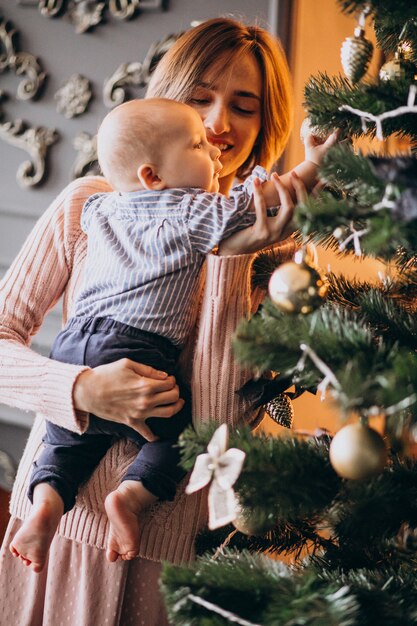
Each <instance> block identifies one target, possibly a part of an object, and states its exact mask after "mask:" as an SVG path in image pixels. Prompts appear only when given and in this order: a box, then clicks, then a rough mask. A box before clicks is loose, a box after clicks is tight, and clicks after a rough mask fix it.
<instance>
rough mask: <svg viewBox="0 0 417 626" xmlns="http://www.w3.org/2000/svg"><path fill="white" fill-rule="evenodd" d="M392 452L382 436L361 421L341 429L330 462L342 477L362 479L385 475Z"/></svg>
mask: <svg viewBox="0 0 417 626" xmlns="http://www.w3.org/2000/svg"><path fill="white" fill-rule="evenodd" d="M387 458H388V453H387V448H386V446H385V443H384V440H383V438H382V437H381V435H380V434H379V433H378V432H377V431H376V430H374V429H373V428H369V426H365V425H363V424H361V423H360V422H358V423H355V424H349V425H348V426H344V427H343V428H341V429H340V430H339V431H338V432H337V433H336V435H335V436H334V437H333V440H332V442H331V444H330V462H331V464H332V466H333V468H334V469H335V471H336V472H337V473H338V474H339V476H341V477H342V478H348V479H350V480H361V479H365V478H371V477H372V476H375V475H376V474H379V472H381V471H382V470H383V468H384V466H385V464H386V462H387Z"/></svg>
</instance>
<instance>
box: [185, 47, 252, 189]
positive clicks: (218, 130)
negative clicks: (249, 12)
mask: <svg viewBox="0 0 417 626" xmlns="http://www.w3.org/2000/svg"><path fill="white" fill-rule="evenodd" d="M225 64H226V63H225V61H223V62H222V59H221V58H220V59H219V61H218V62H217V63H216V65H215V66H213V68H212V69H211V70H209V71H208V72H207V74H206V76H204V77H203V80H202V82H201V83H200V84H199V85H197V86H196V87H195V90H194V92H193V93H192V95H191V98H190V100H189V102H188V104H190V105H191V106H192V107H193V108H194V109H196V111H197V112H198V113H199V115H200V116H201V119H202V120H203V123H204V126H205V128H206V132H207V139H208V140H209V142H210V143H212V144H214V145H215V146H217V147H218V148H219V149H220V150H221V156H220V161H221V164H222V166H223V169H222V171H221V174H220V181H219V182H220V191H222V192H223V193H227V192H228V191H229V189H230V187H231V185H232V182H233V179H234V178H235V176H236V172H237V170H238V169H239V167H240V166H241V165H242V164H243V163H244V162H245V161H246V159H247V158H248V156H249V155H250V153H251V152H252V148H253V146H254V143H255V141H256V139H257V137H258V134H259V131H260V128H261V98H262V77H261V72H260V69H259V66H258V63H257V61H256V60H255V58H254V57H253V56H252V55H251V54H250V53H249V52H248V53H245V54H244V55H242V56H241V57H239V58H238V59H237V60H236V61H235V62H234V63H233V64H232V65H230V67H227V68H226V69H224V68H225Z"/></svg>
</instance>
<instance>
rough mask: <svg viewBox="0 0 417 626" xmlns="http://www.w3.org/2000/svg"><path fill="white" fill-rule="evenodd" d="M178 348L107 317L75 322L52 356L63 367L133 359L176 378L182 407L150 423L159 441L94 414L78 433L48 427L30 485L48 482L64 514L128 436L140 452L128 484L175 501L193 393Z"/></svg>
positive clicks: (48, 423)
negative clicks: (180, 443) (180, 370)
mask: <svg viewBox="0 0 417 626" xmlns="http://www.w3.org/2000/svg"><path fill="white" fill-rule="evenodd" d="M178 356H179V350H178V349H177V348H176V347H175V346H174V345H173V344H172V343H171V342H170V341H169V340H167V339H165V338H163V337H160V336H158V335H155V334H153V333H149V332H146V331H142V330H139V329H137V328H133V327H131V326H128V325H127V324H122V323H120V322H116V321H114V320H112V319H108V318H95V319H93V318H73V319H71V320H69V322H68V324H67V326H66V327H65V328H64V330H62V331H61V332H60V333H59V335H58V336H57V338H56V339H55V342H54V344H53V346H52V352H51V357H52V358H53V359H55V360H57V361H62V362H64V363H74V364H79V365H89V366H90V367H96V366H98V365H103V364H105V363H112V362H114V361H117V360H119V359H122V358H128V359H131V360H132V361H136V362H137V363H143V364H145V365H151V366H152V367H155V368H156V369H159V370H162V371H165V372H167V373H168V374H173V375H175V377H176V379H177V383H178V384H179V387H180V394H181V397H182V398H184V400H185V401H186V403H185V405H184V407H183V409H182V410H181V411H180V412H179V413H177V414H176V415H174V416H173V417H172V418H169V419H164V418H157V417H151V418H149V419H147V420H146V423H147V424H148V425H149V427H150V428H151V430H152V432H153V433H154V434H155V435H158V437H160V440H158V441H155V442H152V443H150V442H148V441H146V439H145V438H144V437H142V436H141V435H140V434H139V433H137V432H136V431H135V430H133V429H132V428H129V426H125V425H124V424H118V423H116V422H110V421H108V420H105V419H101V418H100V417H97V416H96V415H91V414H90V422H89V427H88V429H87V431H86V432H85V433H84V434H82V435H79V434H77V433H74V432H71V431H69V430H66V429H65V428H61V427H59V426H56V425H55V424H52V423H51V422H47V423H46V435H45V437H44V439H43V441H44V450H43V452H42V453H41V455H40V457H39V458H38V460H37V461H36V462H35V463H34V470H33V473H32V477H31V481H30V485H29V493H28V495H29V498H30V500H31V501H32V498H33V489H34V487H35V486H36V485H37V484H39V483H49V484H50V485H51V487H53V488H54V489H55V490H56V491H57V492H58V493H59V495H60V496H61V498H62V499H63V501H64V508H65V511H69V510H70V509H71V508H72V507H73V506H74V503H75V498H76V495H77V491H78V488H79V487H80V485H81V484H82V483H83V482H85V481H86V480H87V479H88V478H89V477H90V476H91V474H92V472H93V470H94V468H95V467H96V466H97V465H98V463H99V462H100V460H101V459H102V458H103V456H104V455H105V454H106V452H107V450H108V449H109V448H110V446H111V445H112V444H113V443H114V441H115V439H117V438H121V437H125V438H127V439H130V440H131V441H133V442H134V443H135V444H136V445H137V446H138V447H139V452H138V454H137V456H136V458H135V460H134V461H133V463H132V464H131V465H130V467H129V469H128V471H127V473H126V474H125V476H124V477H123V480H138V481H141V482H142V483H143V485H144V487H145V488H146V489H148V491H150V492H151V493H153V494H154V495H156V496H157V497H158V498H160V499H161V500H172V499H173V498H174V496H175V490H176V484H177V483H178V482H179V481H180V480H181V478H183V476H184V475H185V472H184V471H183V470H182V469H181V468H180V467H179V465H178V464H179V450H178V447H177V446H176V442H177V439H178V436H179V434H180V433H181V432H182V431H183V430H184V428H185V427H186V426H187V425H188V424H190V423H191V402H190V394H189V391H188V389H187V388H186V387H185V386H184V385H183V384H182V383H181V381H180V380H179V377H178V375H177V372H176V364H177V359H178Z"/></svg>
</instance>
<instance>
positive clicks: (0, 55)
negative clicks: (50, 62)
mask: <svg viewBox="0 0 417 626" xmlns="http://www.w3.org/2000/svg"><path fill="white" fill-rule="evenodd" d="M16 36H17V31H16V30H15V29H14V28H13V27H12V26H11V24H10V23H9V22H7V21H5V20H3V19H2V20H0V73H2V72H4V71H6V70H8V69H10V70H12V71H14V73H15V74H17V75H18V76H20V75H22V74H24V75H26V78H25V79H24V80H23V81H22V82H21V83H20V84H19V86H18V88H17V93H16V97H17V98H18V100H30V99H31V98H35V96H36V95H37V94H38V93H39V91H40V89H41V87H42V85H43V82H44V80H45V77H46V74H45V73H44V72H43V71H42V68H41V66H40V65H39V63H38V61H37V60H36V58H35V57H34V56H33V55H32V54H29V52H18V51H17V50H16Z"/></svg>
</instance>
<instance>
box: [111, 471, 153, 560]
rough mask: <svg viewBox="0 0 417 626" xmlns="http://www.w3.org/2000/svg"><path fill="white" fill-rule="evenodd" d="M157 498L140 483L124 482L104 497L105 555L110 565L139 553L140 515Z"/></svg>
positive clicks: (133, 481)
mask: <svg viewBox="0 0 417 626" xmlns="http://www.w3.org/2000/svg"><path fill="white" fill-rule="evenodd" d="M156 500H157V498H156V496H154V495H153V494H152V493H150V492H149V491H148V490H147V489H145V487H144V486H143V485H142V483H141V482H139V481H135V480H125V481H123V482H122V483H121V484H120V485H119V487H118V488H117V489H116V491H112V492H111V493H109V495H108V496H107V498H106V501H105V503H104V504H105V508H106V513H107V516H108V518H109V522H110V533H109V539H108V543H107V551H106V556H107V559H108V560H109V561H111V562H113V561H117V559H118V558H119V557H120V558H121V559H123V560H124V561H128V560H130V559H134V558H135V556H138V554H139V530H140V519H139V515H140V512H141V511H142V510H143V509H144V508H146V507H148V506H150V505H151V504H153V503H154V502H155V501H156Z"/></svg>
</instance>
